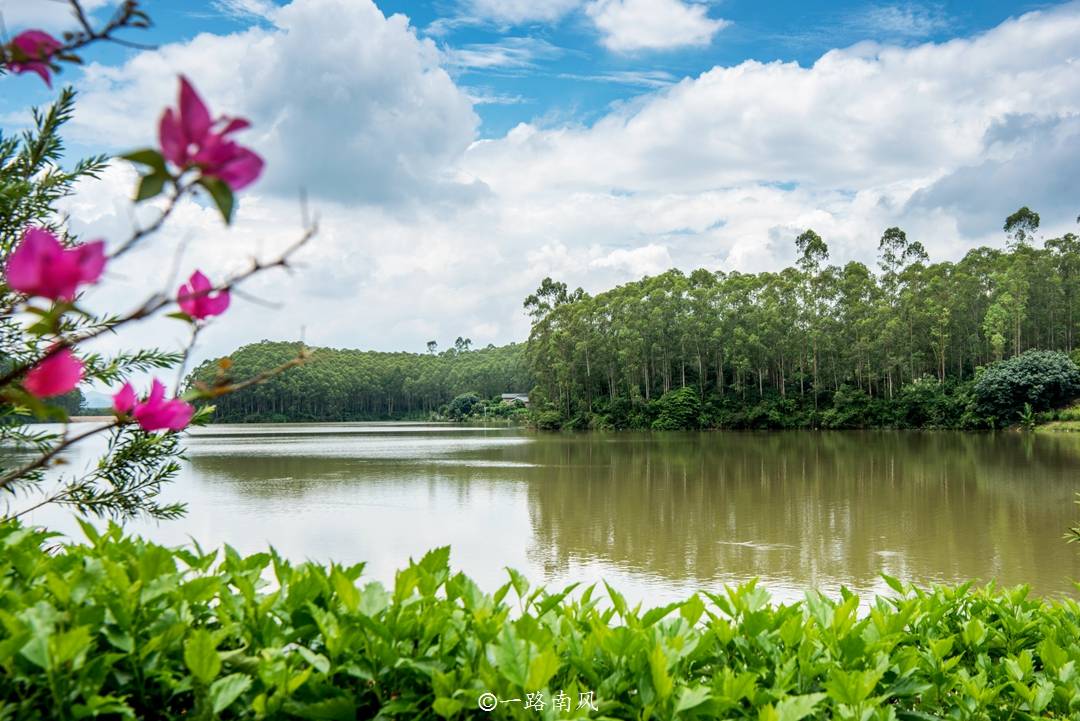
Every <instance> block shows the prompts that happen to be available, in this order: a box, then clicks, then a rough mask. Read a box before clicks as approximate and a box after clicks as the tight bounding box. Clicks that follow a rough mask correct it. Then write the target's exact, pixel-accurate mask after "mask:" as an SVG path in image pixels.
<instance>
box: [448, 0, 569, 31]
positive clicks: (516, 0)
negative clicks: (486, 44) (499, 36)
mask: <svg viewBox="0 0 1080 721" xmlns="http://www.w3.org/2000/svg"><path fill="white" fill-rule="evenodd" d="M581 1H582V0H465V2H463V3H462V4H463V12H464V13H465V14H466V15H469V16H472V17H477V18H482V19H485V20H492V21H494V22H497V23H506V24H511V25H517V24H521V23H527V22H553V21H556V20H559V19H560V18H562V17H563V16H564V15H566V14H567V13H568V12H570V11H571V10H573V9H574V8H576V7H577V6H579V5H580V4H581Z"/></svg>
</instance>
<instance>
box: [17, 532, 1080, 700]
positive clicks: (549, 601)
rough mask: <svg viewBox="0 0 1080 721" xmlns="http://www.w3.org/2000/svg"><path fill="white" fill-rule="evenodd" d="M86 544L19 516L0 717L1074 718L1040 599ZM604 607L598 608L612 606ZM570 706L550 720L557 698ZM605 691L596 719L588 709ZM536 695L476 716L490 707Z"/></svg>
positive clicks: (1067, 680) (1059, 648) (1074, 608)
mask: <svg viewBox="0 0 1080 721" xmlns="http://www.w3.org/2000/svg"><path fill="white" fill-rule="evenodd" d="M87 533H88V535H89V536H90V539H91V540H90V543H89V544H88V545H66V546H63V547H61V548H59V549H53V550H51V551H50V550H47V549H46V548H45V545H46V544H49V543H51V542H52V541H50V539H49V538H48V537H47V536H46V535H45V534H44V533H41V532H38V531H33V530H30V529H27V528H22V527H20V526H18V525H16V524H14V523H8V524H5V525H3V526H0V627H2V629H3V633H2V635H0V718H4V719H39V718H40V719H76V718H88V717H94V716H97V717H103V718H139V719H212V718H226V719H259V718H274V719H358V718H364V719H367V718H375V717H379V718H385V719H436V718H440V717H442V718H459V719H462V718H496V719H534V718H568V717H570V715H574V716H575V717H576V718H584V717H593V718H609V719H650V718H658V719H671V718H679V719H695V718H700V719H713V718H732V719H758V720H761V719H768V720H771V721H784V720H788V721H792V720H794V721H798V720H799V719H803V718H807V717H811V716H812V717H814V718H836V719H859V720H860V721H874V720H880V721H886V720H889V721H892V720H894V719H933V718H950V719H981V718H987V719H998V718H1013V719H1029V718H1035V717H1039V718H1076V717H1077V715H1078V714H1080V672H1078V671H1077V667H1078V666H1080V641H1078V639H1080V633H1078V624H1080V606H1078V604H1077V603H1076V602H1075V601H1073V600H1063V601H1060V602H1048V601H1040V600H1035V599H1031V598H1028V596H1027V592H1026V590H1025V589H1023V588H1020V589H1016V590H1013V591H1000V590H993V589H983V590H972V589H971V588H969V587H968V586H962V587H960V588H956V589H948V588H936V589H934V590H933V591H931V592H924V591H918V590H915V589H912V588H907V587H904V586H902V585H901V584H900V583H899V582H897V581H894V580H893V579H889V578H886V580H887V581H888V582H889V584H890V585H891V586H893V588H894V589H895V591H896V592H897V594H898V595H897V597H895V598H883V597H882V598H878V599H876V600H875V601H874V602H873V604H872V605H871V606H870V608H869V609H868V612H860V611H859V599H858V598H857V597H856V596H853V595H851V594H849V593H847V592H844V593H843V594H842V596H841V598H840V599H837V600H830V599H827V598H824V597H822V596H820V595H818V594H816V593H811V594H809V595H808V596H807V599H806V600H805V601H804V602H801V603H795V604H791V605H772V604H770V603H769V601H768V597H767V594H766V593H765V591H764V590H763V589H762V588H760V587H758V586H756V585H755V584H753V583H751V584H748V585H745V586H742V587H739V588H731V589H727V590H724V591H720V592H718V593H715V594H713V593H702V594H700V595H695V596H692V597H691V598H689V599H688V600H686V601H683V602H681V603H673V604H670V605H668V606H664V607H661V608H656V609H649V610H644V609H642V608H640V607H633V608H630V607H628V605H627V603H626V602H625V600H624V599H623V598H622V596H620V595H619V594H618V593H617V592H616V591H614V590H612V589H608V590H607V593H606V594H598V593H596V592H595V591H596V589H594V588H588V589H582V588H577V589H576V590H574V592H573V594H570V593H568V592H569V591H571V590H572V589H565V590H562V591H559V592H557V593H551V592H548V591H546V590H544V589H542V588H537V589H532V588H530V586H529V584H528V582H527V581H526V580H525V579H524V578H522V577H521V576H520V575H519V574H517V573H516V572H514V571H510V572H509V576H510V577H509V581H508V582H507V583H506V585H504V586H502V587H501V588H499V589H498V590H497V591H495V592H494V593H492V594H488V593H484V592H482V591H481V590H480V589H479V588H477V586H476V585H475V584H474V583H473V582H472V581H470V580H469V579H468V578H466V577H465V576H464V575H462V574H460V573H452V572H451V571H450V570H449V565H448V557H449V550H448V549H445V548H444V549H439V550H436V551H432V552H430V553H428V554H427V555H426V556H424V558H423V559H422V560H421V561H419V562H418V563H411V564H410V565H409V566H408V567H407V568H405V569H404V570H402V571H400V572H399V573H398V574H397V577H396V580H395V583H394V585H393V587H392V588H384V587H383V586H382V585H380V584H379V583H376V582H363V581H362V579H361V571H362V566H360V565H357V566H351V567H342V566H336V565H331V566H329V567H326V566H321V565H317V564H312V563H301V564H293V563H290V562H288V561H286V560H285V559H282V558H281V557H279V556H277V555H276V554H274V553H273V552H271V553H260V554H256V555H253V556H249V557H246V558H244V557H241V556H240V555H238V554H237V553H236V552H235V551H233V550H231V549H229V548H228V547H226V548H225V550H224V553H222V554H218V553H202V552H200V551H198V550H170V549H166V548H163V547H161V546H158V545H154V544H152V543H148V542H145V541H142V540H139V539H133V538H128V537H124V536H123V535H122V534H121V532H120V530H119V528H117V527H115V526H114V527H111V528H110V529H109V530H107V531H105V532H104V533H102V534H100V535H99V534H98V533H97V532H94V531H93V530H92V529H88V531H87ZM601 596H602V597H601ZM560 691H562V692H564V693H565V694H567V695H568V696H569V697H570V698H571V699H572V707H571V708H572V710H571V712H570V713H569V714H567V713H558V714H554V713H552V707H551V701H552V699H553V697H554V694H556V693H558V692H560ZM588 692H593V693H594V694H595V699H596V701H597V706H598V708H597V710H596V711H591V710H579V709H577V706H578V701H579V699H580V697H579V694H580V693H588ZM484 693H492V694H495V695H496V696H497V697H498V698H499V699H523V700H524V699H527V694H534V693H543V694H544V698H545V699H546V704H547V711H546V712H545V714H540V713H538V712H537V711H535V710H532V709H530V710H526V709H524V708H523V704H522V703H520V702H519V703H516V704H515V703H503V704H500V705H499V706H498V707H497V709H496V710H495V711H494V712H493V713H492V714H490V715H488V714H482V713H480V712H479V711H478V706H477V704H478V699H479V698H480V696H481V694H484Z"/></svg>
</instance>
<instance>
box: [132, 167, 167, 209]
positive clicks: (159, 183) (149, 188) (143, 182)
mask: <svg viewBox="0 0 1080 721" xmlns="http://www.w3.org/2000/svg"><path fill="white" fill-rule="evenodd" d="M168 179H169V176H168V175H165V174H164V173H151V174H150V175H144V176H142V177H141V178H139V188H138V190H136V191H135V202H136V203H141V202H142V201H144V200H149V199H150V198H155V197H157V196H158V195H161V191H162V190H164V189H165V181H167V180H168Z"/></svg>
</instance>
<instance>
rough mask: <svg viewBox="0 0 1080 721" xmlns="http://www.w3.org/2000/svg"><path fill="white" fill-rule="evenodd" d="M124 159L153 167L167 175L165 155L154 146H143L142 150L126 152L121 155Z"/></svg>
mask: <svg viewBox="0 0 1080 721" xmlns="http://www.w3.org/2000/svg"><path fill="white" fill-rule="evenodd" d="M120 157H121V158H122V159H124V160H130V161H131V162H132V163H137V164H139V165H145V166H147V167H148V168H153V169H154V171H156V172H157V173H161V174H163V175H167V174H168V172H167V170H166V168H165V157H164V156H163V155H162V154H161V153H160V152H158V151H157V150H154V149H153V148H143V149H142V150H134V151H132V152H130V153H125V154H123V155H121V156H120Z"/></svg>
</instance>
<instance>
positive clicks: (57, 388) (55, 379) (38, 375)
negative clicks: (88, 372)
mask: <svg viewBox="0 0 1080 721" xmlns="http://www.w3.org/2000/svg"><path fill="white" fill-rule="evenodd" d="M83 371H84V367H83V362H82V361H81V360H79V359H78V358H76V357H75V354H74V353H72V352H71V349H70V348H62V349H60V350H58V351H56V352H55V353H53V354H51V355H50V356H48V357H47V358H45V360H43V361H41V362H40V363H38V364H37V365H36V366H34V367H33V368H31V369H30V372H29V373H27V374H26V378H25V379H24V380H23V388H25V389H26V390H27V392H28V393H30V395H33V396H37V397H38V398H52V397H53V396H62V395H64V394H65V393H67V392H68V391H71V390H74V389H75V386H77V385H79V382H80V381H81V380H82V379H83Z"/></svg>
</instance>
